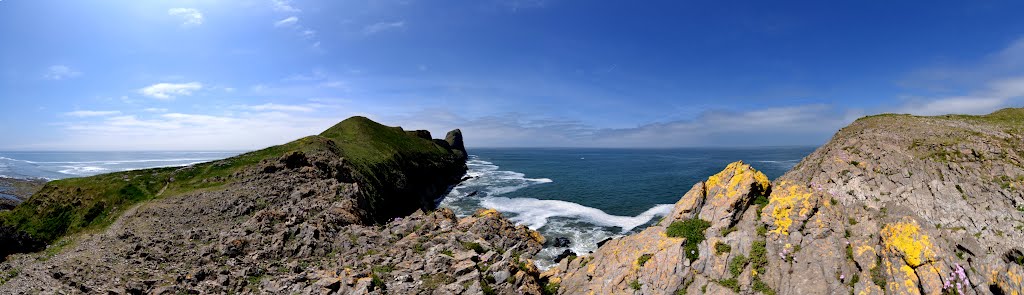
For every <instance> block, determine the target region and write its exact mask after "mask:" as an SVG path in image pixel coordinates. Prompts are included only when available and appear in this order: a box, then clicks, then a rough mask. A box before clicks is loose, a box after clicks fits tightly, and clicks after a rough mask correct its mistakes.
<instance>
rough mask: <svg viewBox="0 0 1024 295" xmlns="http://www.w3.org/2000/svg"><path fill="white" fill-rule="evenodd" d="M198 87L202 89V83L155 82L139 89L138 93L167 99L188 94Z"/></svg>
mask: <svg viewBox="0 0 1024 295" xmlns="http://www.w3.org/2000/svg"><path fill="white" fill-rule="evenodd" d="M200 89H203V84H202V83H199V82H189V83H157V84H153V85H150V86H146V87H145V88H142V89H139V93H141V94H142V95H145V96H149V97H152V98H156V99H163V100H167V99H173V98H175V97H177V96H189V95H192V93H193V92H195V91H197V90H200Z"/></svg>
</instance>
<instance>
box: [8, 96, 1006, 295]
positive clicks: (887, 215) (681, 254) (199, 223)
mask: <svg viewBox="0 0 1024 295" xmlns="http://www.w3.org/2000/svg"><path fill="white" fill-rule="evenodd" d="M1022 135H1024V109H1007V110H1002V111H999V112H996V113H993V114H990V115H987V116H941V117H915V116H908V115H880V116H872V117H867V118H862V119H860V120H857V121H856V122H854V123H853V124H851V125H850V126H848V127H846V128H844V129H842V130H840V131H839V132H838V133H837V134H836V135H835V136H834V137H833V138H832V140H831V141H830V142H828V143H827V144H825V145H824V146H822V147H820V148H819V149H818V150H816V151H815V152H814V153H813V154H811V155H809V156H808V157H806V158H805V159H803V160H802V161H801V162H800V163H799V164H798V165H797V166H796V167H794V169H793V170H791V171H789V172H788V173H786V174H785V175H783V176H782V177H780V178H779V179H776V180H774V181H770V180H769V179H768V178H767V177H765V175H764V174H763V173H761V172H758V171H757V170H756V169H755V168H754V167H751V166H749V165H747V164H744V163H742V162H736V163H732V164H730V165H728V166H727V167H725V169H724V170H723V171H721V172H720V173H718V174H715V175H712V176H710V177H708V178H707V179H706V180H705V181H701V182H698V183H696V184H694V185H693V187H692V189H690V191H689V192H687V193H686V194H685V195H684V196H683V197H682V198H681V199H680V200H679V202H677V203H676V204H675V207H674V209H673V210H672V212H671V213H670V214H669V215H668V216H665V218H664V219H662V220H661V221H660V222H659V223H657V224H656V225H654V226H651V227H649V228H647V229H644V230H643V231H641V232H639V233H636V234H633V235H628V236H625V237H621V238H617V239H613V240H610V241H606V242H604V243H603V244H602V245H601V246H600V247H599V248H598V249H597V250H596V251H595V252H593V253H588V254H584V255H580V256H575V255H570V256H568V257H566V258H565V259H562V260H561V261H560V263H559V264H558V265H557V266H555V267H553V268H551V269H549V270H548V271H546V272H544V273H540V271H539V270H538V269H537V268H536V267H535V266H534V264H533V262H532V261H531V258H532V257H533V255H535V254H536V253H537V251H538V250H539V249H540V248H541V247H542V245H543V244H544V242H545V241H544V240H545V239H544V237H542V236H540V235H539V234H538V233H537V232H536V231H532V230H530V229H528V228H525V227H523V226H517V225H514V224H513V223H511V222H509V221H508V220H506V219H504V218H503V217H502V216H501V214H499V213H498V212H495V211H493V210H482V211H479V212H476V214H474V215H472V216H468V217H464V218H462V219H458V218H456V217H455V216H454V214H453V213H452V212H451V211H450V210H446V209H439V210H431V209H433V205H434V200H435V198H437V197H438V196H440V195H442V194H444V192H445V188H446V187H447V186H448V185H451V184H453V183H455V182H457V181H458V180H459V177H460V176H461V175H462V174H463V173H464V172H465V169H466V168H465V160H466V152H465V150H464V148H463V144H462V134H461V132H459V131H458V130H455V131H452V132H449V133H448V134H447V135H446V139H445V140H440V139H431V136H430V134H429V133H428V132H425V131H405V130H402V129H401V128H397V127H386V126H382V125H379V124H376V123H374V122H372V121H369V120H367V119H365V118H358V117H357V118H352V119H349V120H345V121H343V122H342V123H339V124H338V125H337V126H335V127H332V128H331V129H329V130H327V131H325V132H324V133H322V134H320V135H318V136H310V137H307V138H303V139H300V140H298V141H295V142H292V143H289V144H286V145H282V146H277V147H272V148H269V149H266V150H262V151H257V152H253V153H249V154H244V155H240V156H238V157H234V158H230V159H225V160H222V161H217V162H212V163H206V164H201V165H196V166H193V167H186V168H168V169H150V170H141V171H130V172H123V173H116V174H107V175H100V176H95V177H91V178H82V179H69V180H62V181H56V182H51V183H50V184H47V185H46V187H44V188H43V189H42V190H41V191H40V192H38V193H36V194H35V195H33V196H32V197H31V198H29V199H28V200H26V201H25V202H24V203H22V204H21V205H18V206H17V207H15V208H14V209H13V210H11V211H9V212H5V213H0V220H2V221H3V223H4V225H5V226H6V229H5V230H7V232H4V233H3V235H6V236H13V237H18V238H19V239H23V240H31V241H45V242H47V243H49V246H47V247H46V249H45V251H42V252H38V253H26V254H16V255H12V256H9V257H8V258H9V259H8V260H7V261H6V262H3V263H2V264H0V293H5V294H7V293H10V294H23V293H24V294H31V293H90V294H91V293H108V294H125V293H127V294H176V293H254V294H264V293H270V294H295V293H298V294H551V293H559V294H702V293H710V294H733V293H739V294H757V293H762V294H922V293H924V294H1020V293H1021V292H1024V284H1022V278H1024V246H1022V245H1024V141H1022V140H1024V137H1022ZM4 245H8V244H4ZM29 246H31V245H29ZM26 247H27V246H26Z"/></svg>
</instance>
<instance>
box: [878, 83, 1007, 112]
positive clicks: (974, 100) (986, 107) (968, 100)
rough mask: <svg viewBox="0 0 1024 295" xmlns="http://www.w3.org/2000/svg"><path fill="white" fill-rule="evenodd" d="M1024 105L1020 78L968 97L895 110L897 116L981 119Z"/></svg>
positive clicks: (920, 102)
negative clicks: (945, 116) (995, 112)
mask: <svg viewBox="0 0 1024 295" xmlns="http://www.w3.org/2000/svg"><path fill="white" fill-rule="evenodd" d="M1022 101H1024V76H1020V77H1012V78H1006V79H1000V80H997V81H994V82H991V83H988V85H987V86H986V88H985V89H983V90H981V91H977V92H976V93H974V94H972V95H966V96H950V97H939V98H932V99H914V100H910V101H908V102H906V103H905V104H904V105H902V106H900V107H899V108H897V109H896V111H895V112H897V113H908V114H914V115H923V116H933V115H945V114H972V115H983V114H988V113H991V112H992V111H995V110H998V109H1000V108H1005V107H1010V106H1014V105H1016V106H1018V107H1020V103H1021V102H1022Z"/></svg>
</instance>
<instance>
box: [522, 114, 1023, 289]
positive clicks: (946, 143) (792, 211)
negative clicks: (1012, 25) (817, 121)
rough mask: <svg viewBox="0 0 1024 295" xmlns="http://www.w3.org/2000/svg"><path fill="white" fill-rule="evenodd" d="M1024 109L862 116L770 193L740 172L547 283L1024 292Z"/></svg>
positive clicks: (770, 186)
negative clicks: (969, 113) (973, 113)
mask: <svg viewBox="0 0 1024 295" xmlns="http://www.w3.org/2000/svg"><path fill="white" fill-rule="evenodd" d="M1022 131H1024V109H1005V110H1001V111H998V112H995V113H993V114H990V115H986V116H940V117H916V116H909V115H880V116H872V117H866V118H862V119H860V120H857V121H856V122H854V123H853V124H851V125H850V126H848V127H846V128H843V129H842V130H840V131H839V132H838V133H837V134H836V135H835V136H834V137H833V138H832V140H831V141H829V142H828V143H827V144H825V145H824V146H822V147H820V148H819V149H817V150H816V151H815V152H814V153H813V154H811V155H810V156H808V157H806V158H805V159H803V160H802V161H801V162H800V163H799V164H798V165H797V166H796V167H795V168H794V169H793V170H791V171H790V172H788V173H786V174H785V175H783V176H782V177H780V178H779V179H776V180H775V181H774V182H771V183H769V182H768V180H767V179H766V178H765V177H764V175H763V174H761V173H760V172H757V171H756V170H754V169H753V168H752V167H750V166H748V165H746V164H742V163H740V162H737V163H733V164H730V165H729V166H728V167H726V169H725V170H724V171H722V172H721V173H718V174H716V175H714V176H711V177H709V178H708V179H707V180H706V181H702V182H700V183H697V184H695V185H694V187H693V188H692V189H691V190H690V191H689V192H688V193H686V195H684V196H683V198H682V199H681V200H680V201H679V202H678V203H677V204H676V206H675V208H674V210H673V211H672V214H671V215H669V216H667V217H666V218H665V219H664V220H662V221H661V222H660V223H659V224H658V225H656V226H653V227H651V228H648V229H645V230H644V231H642V232H640V233H638V234H635V235H630V236H626V237H623V238H619V239H616V240H612V241H609V242H607V243H605V244H604V245H603V246H601V247H600V248H598V250H597V251H595V252H594V253H592V254H590V255H585V256H581V257H578V258H575V259H566V260H563V261H562V262H561V263H560V264H559V265H558V266H556V267H554V268H552V269H550V270H549V271H547V272H545V273H544V274H543V275H542V279H544V280H547V281H549V282H550V283H551V284H553V285H554V284H557V285H558V286H559V289H558V291H559V293H562V294H701V293H710V294H730V293H740V294H756V293H763V294H1020V293H1021V292H1024V284H1022V278H1024V265H1022V264H1024V255H1022V251H1024V137H1022V135H1024V132H1022Z"/></svg>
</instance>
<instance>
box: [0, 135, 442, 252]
mask: <svg viewBox="0 0 1024 295" xmlns="http://www.w3.org/2000/svg"><path fill="white" fill-rule="evenodd" d="M446 146H448V144H447V143H445V142H443V141H439V140H435V141H431V140H426V139H423V138H419V137H416V136H414V135H410V134H409V133H406V132H404V131H403V130H401V129H400V128H398V127H388V126H384V125H381V124H378V123H376V122H373V121H370V120H369V119H366V118H363V117H352V118H349V119H346V120H344V121H342V122H341V123H338V124H337V125H335V126H334V127H331V128H330V129H328V130H327V131H324V132H323V133H321V134H320V135H317V136H307V137H304V138H301V139H298V140H295V141H292V142H289V143H286V144H282V145H278V146H273V147H269V148H266V149H262V150H258V151H254V152H249V153H245V154H241V155H238V156H235V157H231V158H228V159H224V160H219V161H214V162H207V163H202V164H196V165H194V166H190V167H184V168H178V167H171V168H154V169H144V170H133V171H125V172H117V173H109V174H101V175H96V176H90V177H82V178H69V179H62V180H55V181H51V182H49V183H47V184H46V185H45V186H44V187H43V188H42V189H41V190H40V191H39V192H37V193H36V194H35V195H33V196H32V197H30V198H29V199H28V200H26V201H25V202H24V203H22V204H21V205H19V206H17V207H15V208H14V209H13V210H10V211H6V212H2V213H0V223H2V224H3V225H6V226H11V227H15V228H17V229H19V230H21V231H24V232H26V233H28V234H29V235H31V236H33V237H35V238H37V239H40V240H42V241H44V242H46V243H51V242H53V241H55V240H57V239H59V238H60V237H63V236H65V235H69V234H74V233H78V232H81V231H83V230H86V229H90V228H103V227H106V226H107V225H109V224H110V223H111V222H113V221H114V220H115V219H116V218H117V217H118V216H120V215H121V213H123V212H124V210H126V209H128V208H130V207H132V206H133V205H136V204H138V203H141V202H145V201H148V200H152V199H155V198H161V197H167V196H175V195H181V194H186V193H192V192H198V191H206V190H216V189H217V188H219V187H221V186H223V185H225V184H230V183H232V182H233V181H234V180H235V177H233V175H235V173H237V172H240V171H243V170H245V169H248V168H252V167H253V166H255V165H258V164H259V163H261V162H262V161H264V160H271V161H275V160H277V159H279V158H281V157H282V156H285V155H291V154H293V153H305V154H315V153H329V154H333V155H336V156H337V157H340V158H344V159H345V161H346V163H348V164H350V165H351V167H353V169H354V170H355V171H353V172H354V175H353V177H354V178H356V180H357V181H359V182H360V184H362V185H361V186H360V188H361V189H362V192H363V193H364V194H366V195H367V196H368V197H369V198H367V199H368V201H369V207H370V209H371V210H375V208H382V207H384V206H383V205H382V204H383V203H381V202H382V201H383V200H382V198H380V197H379V196H381V195H383V194H387V193H391V191H387V190H388V188H393V187H395V185H394V183H406V181H405V180H404V177H405V176H404V175H403V169H401V168H402V167H404V166H412V167H433V168H437V167H445V166H444V164H445V163H449V162H450V161H456V160H457V158H458V157H460V156H461V152H454V153H453V152H452V151H449V149H448V148H447V147H446ZM410 159H416V161H417V162H416V163H408V162H409V161H412V160H410ZM399 189H401V188H399ZM385 215H386V214H385Z"/></svg>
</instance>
